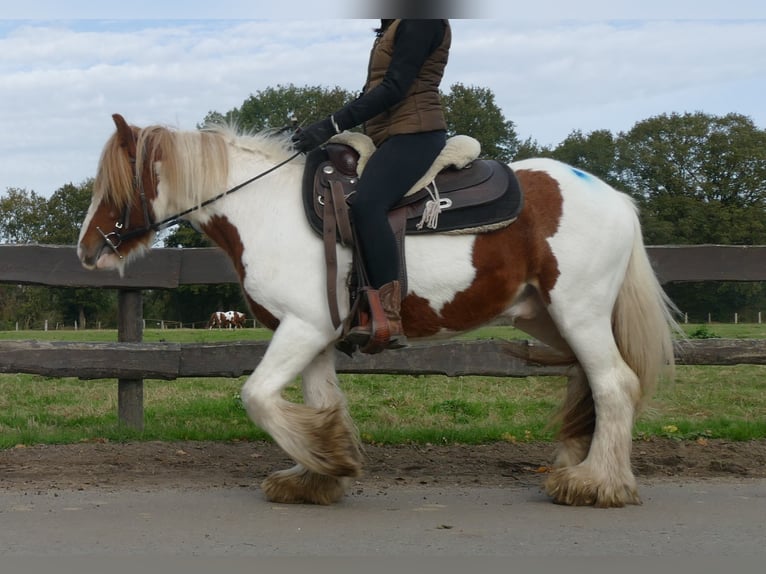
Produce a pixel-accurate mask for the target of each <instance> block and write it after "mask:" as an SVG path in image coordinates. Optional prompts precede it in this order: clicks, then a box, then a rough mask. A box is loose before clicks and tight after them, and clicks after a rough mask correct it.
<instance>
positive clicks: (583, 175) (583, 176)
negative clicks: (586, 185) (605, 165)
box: [569, 167, 592, 180]
mask: <svg viewBox="0 0 766 574" xmlns="http://www.w3.org/2000/svg"><path fill="white" fill-rule="evenodd" d="M569 169H571V170H572V173H574V174H575V175H576V176H577V177H579V178H580V179H585V180H590V179H592V176H591V175H590V174H589V173H585V172H584V171H582V170H579V169H577V168H576V167H570V168H569Z"/></svg>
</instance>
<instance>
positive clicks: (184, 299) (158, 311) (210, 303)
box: [144, 222, 248, 326]
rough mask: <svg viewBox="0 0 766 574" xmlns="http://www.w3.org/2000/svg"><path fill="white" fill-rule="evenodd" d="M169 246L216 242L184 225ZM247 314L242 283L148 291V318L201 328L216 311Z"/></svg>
mask: <svg viewBox="0 0 766 574" xmlns="http://www.w3.org/2000/svg"><path fill="white" fill-rule="evenodd" d="M164 244H165V246H166V247H174V248H194V247H210V246H211V245H212V242H211V241H210V240H209V239H208V238H207V237H206V236H205V235H204V234H202V233H199V232H197V231H196V230H195V229H194V228H193V227H192V226H191V225H190V224H189V223H186V222H184V223H181V224H180V225H178V226H177V227H175V228H174V229H173V231H172V232H171V233H170V234H169V235H168V236H167V237H166V238H165V239H164ZM228 310H237V311H243V312H244V311H247V310H248V305H247V303H246V302H245V299H244V297H243V296H242V289H241V288H240V286H239V285H238V284H222V285H181V286H180V287H177V288H176V289H172V290H154V291H148V292H147V293H146V294H145V297H144V316H145V317H147V318H148V319H150V320H152V319H154V320H159V319H162V320H166V321H178V322H179V323H183V324H186V325H187V326H188V325H189V324H193V325H197V326H200V325H202V324H204V323H205V322H206V321H207V320H208V318H209V317H210V314H211V313H213V312H214V311H228Z"/></svg>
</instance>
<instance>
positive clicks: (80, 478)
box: [0, 439, 766, 490]
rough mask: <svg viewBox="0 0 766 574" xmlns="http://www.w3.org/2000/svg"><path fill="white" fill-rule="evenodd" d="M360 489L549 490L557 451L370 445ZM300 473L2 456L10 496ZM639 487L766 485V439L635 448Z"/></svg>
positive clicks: (270, 465) (203, 461)
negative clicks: (754, 481) (755, 481)
mask: <svg viewBox="0 0 766 574" xmlns="http://www.w3.org/2000/svg"><path fill="white" fill-rule="evenodd" d="M365 451H366V455H367V461H366V465H365V473H364V475H363V476H362V477H361V478H359V479H358V485H359V486H362V487H365V486H366V487H369V488H386V487H389V486H393V485H439V484H443V485H456V484H463V485H466V486H511V485H522V486H528V485H536V484H540V483H541V482H542V479H543V478H544V476H545V473H546V470H547V465H548V464H549V463H550V461H551V457H552V454H553V445H551V444H548V443H515V444H511V443H496V444H489V445H470V446H466V445H409V446H377V445H366V446H365ZM289 466H292V463H291V461H290V460H289V459H288V458H287V457H286V456H285V455H284V453H283V452H282V451H281V450H280V449H279V448H277V447H276V446H275V445H273V444H271V443H267V442H229V443H218V442H170V443H168V442H136V443H127V444H121V443H99V442H96V443H81V444H75V445H63V446H34V447H17V448H12V449H8V450H4V451H0V489H4V490H9V489H11V490H48V489H78V488H79V489H85V488H88V489H90V488H94V487H99V488H106V489H121V488H135V489H154V488H208V487H231V486H243V487H252V486H254V485H257V484H258V483H259V482H260V481H261V480H263V479H264V478H265V477H266V476H267V475H268V474H269V473H271V472H273V471H275V470H281V469H284V468H287V467H289ZM633 466H634V468H635V471H636V474H637V475H638V478H639V481H641V480H644V481H650V480H661V479H667V478H672V479H674V480H682V481H684V480H689V481H693V480H701V479H716V478H738V477H739V478H766V441H747V442H731V441H723V440H701V441H696V442H695V441H677V440H664V439H655V440H651V441H637V442H635V443H634V445H633Z"/></svg>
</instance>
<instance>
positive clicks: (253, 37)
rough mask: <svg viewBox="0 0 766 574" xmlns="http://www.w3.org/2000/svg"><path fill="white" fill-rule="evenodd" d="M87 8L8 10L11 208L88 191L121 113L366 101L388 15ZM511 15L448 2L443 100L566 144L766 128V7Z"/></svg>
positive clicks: (616, 2) (3, 159)
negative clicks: (478, 102)
mask: <svg viewBox="0 0 766 574" xmlns="http://www.w3.org/2000/svg"><path fill="white" fill-rule="evenodd" d="M432 3H436V4H439V2H438V0H432ZM93 4H94V3H93V2H92V1H90V0H89V1H82V2H78V1H77V0H70V1H68V2H60V1H59V0H48V1H45V0H40V1H35V0H26V1H25V2H18V0H0V8H1V9H0V18H4V19H2V20H0V194H2V193H4V192H5V190H6V189H7V188H10V187H17V188H26V189H27V190H34V191H35V192H37V193H38V194H41V195H44V196H49V195H50V194H51V193H53V192H54V191H55V190H56V189H58V188H59V187H61V186H62V185H64V184H66V183H70V182H71V183H75V184H78V183H80V182H82V181H83V180H85V179H86V178H88V177H92V176H93V175H94V174H95V169H96V164H97V162H98V158H99V155H100V152H101V148H102V146H103V144H104V143H105V141H106V139H107V138H108V137H109V135H110V134H111V133H112V130H113V125H112V123H111V118H110V116H111V114H112V113H114V112H119V113H121V114H123V115H124V116H125V117H126V118H127V119H128V120H129V121H130V122H131V123H134V124H137V125H147V124H150V123H162V124H167V125H170V126H174V127H178V128H182V129H194V127H195V126H196V124H197V123H199V122H200V121H201V120H202V119H203V118H204V117H205V115H206V114H207V112H209V111H211V110H216V111H220V112H225V111H228V110H230V109H232V108H234V107H239V106H240V105H241V104H242V102H243V101H244V100H245V99H246V98H247V97H248V96H249V95H250V94H252V93H255V92H257V91H259V90H263V89H265V88H267V87H273V86H277V85H279V84H290V83H292V84H295V85H298V86H304V85H322V86H326V87H332V86H335V85H338V86H340V87H342V88H345V89H347V90H358V89H359V88H360V87H361V85H362V83H363V82H364V76H365V70H366V65H367V57H368V53H369V47H370V44H371V40H372V33H371V29H372V27H373V26H374V25H375V24H376V21H375V20H372V19H371V18H372V16H376V15H378V14H376V13H375V12H376V10H374V9H373V8H375V6H376V4H375V3H374V2H373V3H362V4H359V2H357V3H353V2H351V0H329V1H326V2H324V3H322V2H305V1H303V0H291V2H290V3H282V4H278V3H276V2H269V4H272V6H271V8H268V9H266V10H264V9H263V7H259V6H257V5H258V4H262V2H253V1H252V0H249V1H245V0H218V1H217V2H209V1H206V2H196V1H194V0H184V1H183V2H181V1H175V0H167V1H163V2H162V3H161V6H159V7H158V6H156V4H160V2H157V1H156V0H151V1H144V0H133V1H132V2H131V3H120V7H119V8H117V7H114V8H110V7H108V6H107V7H100V8H93ZM101 4H106V3H101ZM383 4H385V2H384V3H383ZM513 4H514V2H509V1H508V0H502V1H499V0H498V1H495V0H475V1H474V2H473V3H471V5H472V9H471V10H472V11H471V12H470V13H468V14H465V13H462V12H460V10H461V9H462V8H460V6H464V5H465V4H464V3H456V0H445V1H444V3H443V5H444V6H445V7H446V8H445V10H446V11H447V12H448V13H447V14H446V15H447V16H451V17H461V19H454V20H453V21H452V25H453V48H452V51H451V55H450V63H449V65H448V67H447V73H446V76H445V79H444V83H443V88H444V89H445V91H446V90H448V88H449V86H450V85H451V84H454V83H457V82H460V83H463V84H467V85H475V86H480V87H487V88H490V89H491V90H492V91H493V92H494V94H495V96H496V99H497V103H498V104H499V106H500V107H501V109H502V110H503V113H504V114H505V117H506V119H509V120H512V121H513V122H514V123H515V124H516V129H517V132H518V134H519V136H520V137H521V138H522V139H526V138H527V137H531V138H533V139H535V140H537V141H538V142H539V143H540V144H545V145H547V144H553V145H555V144H557V143H558V142H560V141H561V140H563V139H564V138H565V137H566V136H567V135H568V134H570V133H571V132H572V131H573V130H581V131H582V132H584V133H587V132H590V131H593V130H596V129H608V130H611V131H612V132H613V133H617V132H620V131H627V130H629V129H630V128H631V127H632V126H633V125H634V124H635V123H636V122H638V121H640V120H642V119H646V118H648V117H651V116H654V115H658V114H662V113H671V112H679V113H683V112H694V111H703V112H706V113H710V114H716V115H723V114H726V113H729V112H737V113H741V114H745V115H747V116H749V117H751V118H752V119H753V121H754V122H755V123H756V125H757V126H759V127H760V128H762V129H766V105H764V103H763V102H764V98H765V97H766V96H764V94H766V56H765V55H766V2H762V0H729V1H727V2H725V3H724V2H720V1H714V0H711V1H709V2H708V1H706V0H696V1H691V0H689V1H687V0H671V1H670V2H668V1H667V0H664V1H663V2H660V1H655V0H643V2H641V3H638V2H624V3H623V2H620V0H610V1H608V2H607V1H603V2H602V1H600V0H586V1H584V2H583V3H577V10H575V9H573V8H571V7H570V5H571V4H572V3H571V2H558V1H555V0H537V1H536V2H535V3H534V7H533V8H529V7H526V8H523V9H515V10H514V8H513V6H512V5H513ZM526 4H528V3H526ZM623 4H626V5H633V4H640V5H641V6H640V8H636V7H635V6H630V7H629V8H625V7H624V6H623ZM664 4H670V5H672V6H671V7H667V6H664ZM275 5H276V6H275ZM360 5H361V6H367V7H369V8H365V9H364V10H363V11H361V12H359V6H360ZM125 6H129V8H125ZM379 15H381V16H387V15H388V14H379ZM351 16H359V19H352V18H351ZM366 18H367V19H366ZM305 119H306V120H309V119H314V118H305ZM316 119H318V118H316Z"/></svg>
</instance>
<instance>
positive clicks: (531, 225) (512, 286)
mask: <svg viewBox="0 0 766 574" xmlns="http://www.w3.org/2000/svg"><path fill="white" fill-rule="evenodd" d="M516 176H517V177H518V179H519V183H520V185H521V187H522V189H524V191H525V197H524V201H525V204H524V209H523V210H522V212H521V214H520V215H519V218H518V220H517V221H516V222H514V223H513V224H512V225H510V226H508V227H505V228H503V229H500V230H497V231H493V232H490V233H484V234H480V235H477V236H476V241H475V243H474V249H473V266H474V268H475V269H476V278H475V279H474V282H473V283H472V284H471V286H470V287H469V288H468V289H466V290H464V291H461V292H460V293H458V294H457V295H456V296H455V298H454V299H453V300H452V301H451V302H449V303H447V304H446V305H444V307H443V308H442V310H441V313H440V314H438V315H437V313H436V312H435V311H434V310H433V309H432V308H431V307H430V305H429V303H428V301H427V300H426V299H423V298H422V297H419V296H418V295H416V294H412V295H409V296H407V298H406V299H405V300H404V301H403V302H402V321H403V324H404V331H405V334H406V335H407V336H409V337H413V338H415V337H428V336H432V335H435V334H437V333H438V332H439V331H441V330H448V331H468V330H471V329H475V328H476V327H479V326H480V325H482V324H484V323H486V322H488V321H490V320H491V319H493V318H494V317H496V316H497V315H499V314H500V313H502V312H503V311H504V310H505V309H507V308H508V306H509V305H510V304H511V302H512V301H513V299H514V297H516V295H517V294H518V292H519V290H520V288H521V287H522V285H524V284H526V283H529V284H532V285H535V286H536V287H537V289H538V290H539V292H540V295H541V297H542V299H543V301H545V302H546V303H549V302H550V291H551V289H553V287H554V285H555V284H556V280H557V279H558V276H559V269H558V263H557V261H556V258H555V257H554V255H553V253H552V251H551V249H550V245H549V244H548V241H547V239H548V238H549V237H551V236H552V235H553V234H554V233H555V232H556V230H557V229H558V226H559V221H560V220H561V214H562V198H561V190H560V188H559V185H558V182H556V181H555V180H554V179H553V178H551V177H550V176H549V175H548V174H546V173H545V172H541V171H530V170H519V171H517V172H516Z"/></svg>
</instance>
